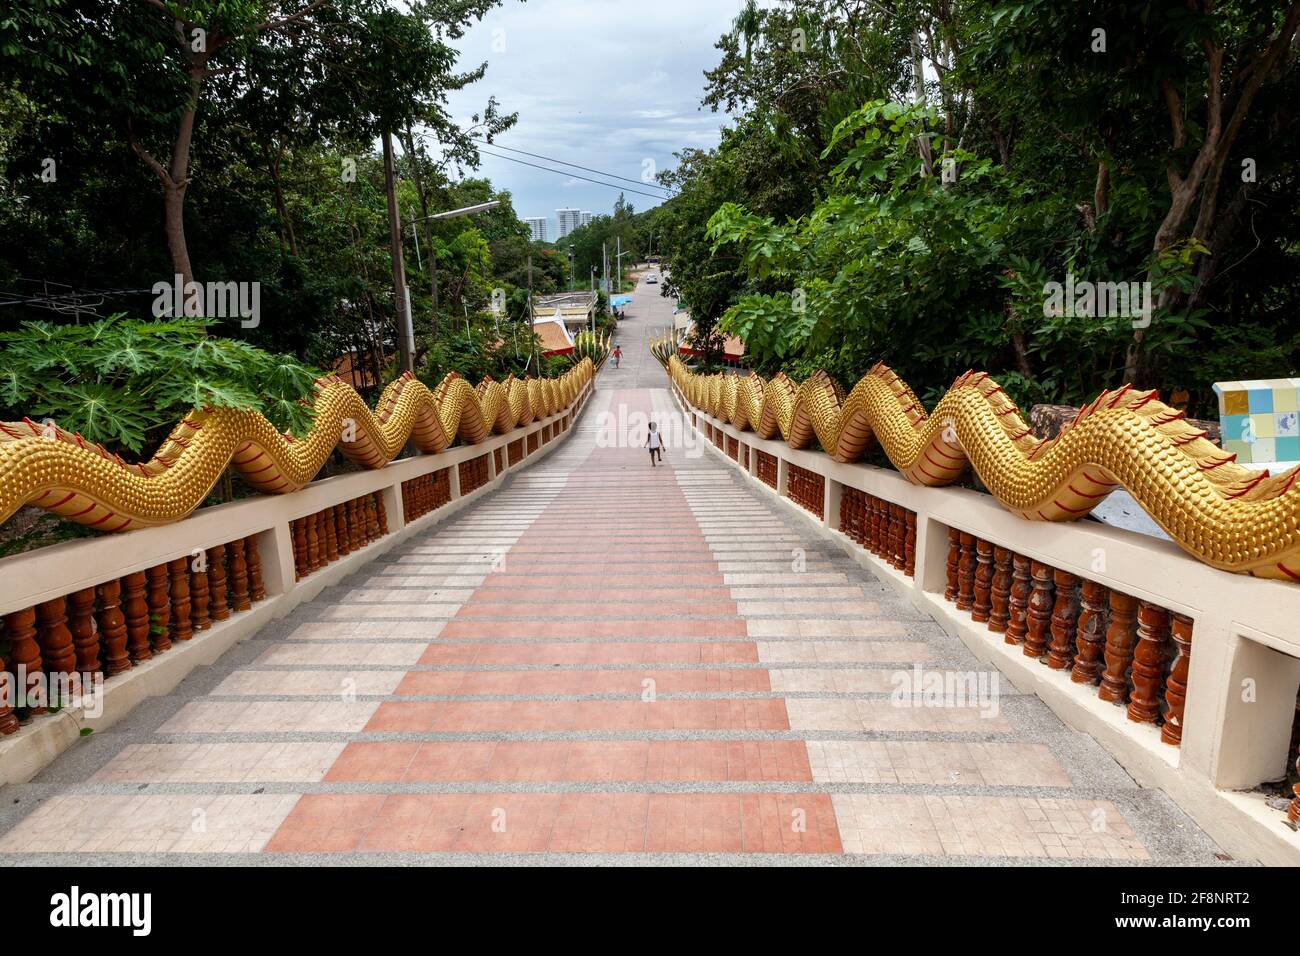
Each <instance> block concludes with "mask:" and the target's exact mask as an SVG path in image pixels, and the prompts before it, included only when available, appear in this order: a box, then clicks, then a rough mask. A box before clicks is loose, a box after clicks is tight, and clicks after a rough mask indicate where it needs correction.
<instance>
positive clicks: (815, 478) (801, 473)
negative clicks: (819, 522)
mask: <svg viewBox="0 0 1300 956" xmlns="http://www.w3.org/2000/svg"><path fill="white" fill-rule="evenodd" d="M825 494H826V479H824V478H823V477H822V476H821V475H819V474H817V473H816V472H813V471H809V470H808V469H806V468H800V467H799V466H798V465H790V470H789V472H788V473H787V475H786V497H788V498H789V499H790V500H791V501H793V502H794V503H795V504H797V505H799V507H801V508H803V509H805V510H806V511H811V512H812V513H813V514H815V515H816V516H817V517H818V518H820V517H822V508H823V498H824V496H825Z"/></svg>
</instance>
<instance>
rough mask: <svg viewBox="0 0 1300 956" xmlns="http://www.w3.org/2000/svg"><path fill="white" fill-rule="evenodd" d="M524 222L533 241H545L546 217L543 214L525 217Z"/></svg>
mask: <svg viewBox="0 0 1300 956" xmlns="http://www.w3.org/2000/svg"><path fill="white" fill-rule="evenodd" d="M524 222H526V223H527V224H528V232H529V233H530V236H531V238H532V240H533V242H545V241H546V217H545V216H537V217H536V218H532V219H525V220H524Z"/></svg>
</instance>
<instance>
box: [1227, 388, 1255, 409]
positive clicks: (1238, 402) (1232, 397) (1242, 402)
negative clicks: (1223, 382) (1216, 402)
mask: <svg viewBox="0 0 1300 956" xmlns="http://www.w3.org/2000/svg"><path fill="white" fill-rule="evenodd" d="M1249 411H1250V397H1249V395H1248V394H1247V393H1246V392H1245V391H1234V392H1224V393H1223V414H1224V415H1245V414H1246V413H1247V412H1249Z"/></svg>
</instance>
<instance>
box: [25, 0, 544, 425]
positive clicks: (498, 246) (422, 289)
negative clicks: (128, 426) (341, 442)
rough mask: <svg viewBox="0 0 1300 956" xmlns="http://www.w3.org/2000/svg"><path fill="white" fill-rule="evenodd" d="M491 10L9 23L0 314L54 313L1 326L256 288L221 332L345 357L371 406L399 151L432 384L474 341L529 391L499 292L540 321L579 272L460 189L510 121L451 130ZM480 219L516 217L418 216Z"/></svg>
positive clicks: (223, 1)
mask: <svg viewBox="0 0 1300 956" xmlns="http://www.w3.org/2000/svg"><path fill="white" fill-rule="evenodd" d="M497 2H498V0H418V2H410V3H405V2H404V3H395V2H389V0H330V2H327V3H319V2H313V0H158V2H156V3H155V2H153V0H129V2H118V0H89V2H72V0H24V3H23V4H19V5H17V6H16V7H15V9H14V10H13V11H12V12H10V11H8V10H7V11H6V13H5V15H4V16H3V17H0V297H7V296H12V297H13V298H29V299H40V300H44V301H42V302H29V303H22V304H16V305H9V306H7V307H6V308H4V309H0V323H3V327H5V328H9V329H13V328H16V327H17V324H18V322H19V321H20V320H32V319H39V320H45V321H49V322H55V323H62V322H75V321H78V320H80V321H82V322H84V321H86V318H87V314H85V313H82V314H80V315H78V313H77V307H78V306H81V307H84V308H88V309H90V310H92V311H90V312H89V316H90V317H91V318H94V317H96V316H104V315H108V314H109V313H111V312H118V311H120V312H125V313H127V314H130V315H136V316H144V315H148V314H149V312H150V309H151V308H152V306H153V302H154V299H155V296H154V293H153V292H152V291H151V289H152V287H153V286H154V284H155V283H157V282H159V281H168V282H170V281H172V279H173V276H174V275H176V274H181V275H182V276H183V277H185V278H190V277H192V278H193V279H194V280H195V281H197V282H199V283H208V282H223V283H224V282H237V283H244V284H254V283H255V284H256V285H257V287H258V288H259V290H260V313H261V316H260V322H259V323H257V325H256V326H255V327H248V328H245V327H242V326H241V324H240V323H238V322H232V321H221V320H214V321H213V322H212V324H211V325H210V326H209V327H208V334H209V335H210V336H211V337H213V338H217V339H223V338H233V339H237V340H238V341H239V342H242V343H244V344H247V345H252V346H259V347H262V348H265V349H268V350H270V351H272V352H276V353H281V352H283V353H288V354H291V355H293V356H295V357H296V358H297V360H298V361H300V362H302V363H305V364H312V365H316V366H319V367H320V368H323V369H333V368H335V367H337V366H338V365H339V363H340V362H343V363H344V364H345V365H346V366H348V367H351V368H353V369H355V371H356V379H355V380H354V381H355V384H357V385H358V386H359V387H360V388H361V389H362V390H363V391H369V392H370V393H371V394H370V397H371V398H372V399H373V397H374V394H373V393H374V392H375V391H377V389H378V388H379V387H381V386H382V385H383V383H384V382H385V381H387V380H390V379H391V378H392V377H393V375H394V374H395V372H396V369H395V353H396V342H397V338H396V330H395V318H394V297H393V292H392V290H393V275H392V264H391V253H390V249H389V235H388V215H387V207H386V193H385V177H384V169H383V161H382V156H381V151H380V149H379V146H378V143H379V139H380V138H381V137H382V136H383V135H385V134H388V135H390V136H391V137H392V138H393V140H394V142H395V152H396V154H397V159H396V165H397V205H398V208H399V210H400V213H401V218H402V223H403V235H402V239H403V251H404V256H405V261H406V278H407V283H408V286H409V289H410V294H411V305H412V315H413V318H414V326H415V332H416V344H417V348H416V367H417V370H421V372H422V374H424V375H425V376H426V377H428V378H431V379H432V378H437V377H440V376H441V374H443V373H444V372H445V371H446V370H448V368H450V367H453V366H454V363H456V362H458V361H460V358H461V356H462V355H464V354H466V353H465V346H464V342H465V337H466V331H465V329H466V325H467V324H468V325H469V326H470V333H469V335H470V338H471V339H472V340H473V348H474V349H483V350H486V352H487V353H488V355H487V356H486V357H485V356H483V355H478V354H477V353H475V360H476V362H483V363H484V364H485V366H486V367H488V368H490V369H491V372H492V374H494V375H496V374H501V373H503V372H506V371H509V370H516V371H520V372H522V371H523V370H524V368H525V364H526V363H527V362H528V359H529V357H530V355H529V350H528V348H527V345H526V344H525V347H524V348H523V350H522V351H523V358H522V359H521V360H519V362H518V363H517V365H516V364H515V349H514V344H515V340H516V339H517V338H518V336H506V337H505V338H507V339H509V340H510V345H511V347H510V349H509V350H508V354H507V353H503V354H502V355H501V356H499V358H497V359H494V358H493V356H492V355H491V353H493V352H494V351H496V350H498V347H499V343H500V341H501V339H502V336H500V335H498V334H497V333H498V330H499V326H500V323H501V321H502V318H503V317H501V316H498V315H496V314H494V312H493V311H492V308H491V306H492V303H493V301H494V292H496V290H500V294H499V296H497V297H496V298H504V299H506V300H507V301H510V300H515V301H519V300H522V302H523V304H524V305H525V306H526V303H527V299H526V295H525V294H524V293H523V292H522V291H521V290H524V289H526V288H527V287H528V285H529V279H530V274H529V268H528V264H529V259H530V256H531V257H532V264H533V269H532V274H531V279H532V284H533V287H534V289H535V290H536V291H537V292H539V293H544V292H549V291H555V290H557V289H562V288H565V287H567V285H568V263H567V260H566V259H565V257H564V256H563V255H561V254H559V253H558V252H556V251H555V250H553V249H545V248H542V247H540V246H534V245H533V244H531V243H530V242H529V240H528V233H527V230H526V227H525V226H524V225H523V224H522V223H521V222H520V221H519V219H518V215H517V214H516V212H515V210H514V208H513V206H512V204H511V201H510V195H509V194H508V193H505V192H501V191H499V190H496V189H494V188H493V186H492V184H491V183H489V182H487V181H486V180H483V179H477V178H473V177H472V176H467V175H466V173H467V171H468V170H470V169H472V168H473V167H474V166H475V165H476V164H477V161H478V154H477V149H476V142H477V141H478V140H480V139H481V140H487V141H491V140H492V138H493V137H494V136H496V135H497V134H499V133H500V132H502V131H503V130H505V129H508V128H509V127H510V126H511V125H512V124H513V123H514V121H515V117H514V115H513V114H504V113H502V112H501V111H500V110H499V108H498V106H497V104H496V102H495V100H494V99H492V98H491V97H485V99H486V103H485V105H484V107H483V109H482V110H481V111H480V113H479V114H478V115H477V116H474V117H472V119H471V120H470V123H469V124H468V125H467V126H464V127H462V126H460V125H458V124H457V123H455V122H453V120H452V119H451V118H450V117H449V116H448V114H447V112H446V97H447V94H448V93H449V92H450V91H452V90H456V89H459V88H462V87H465V86H466V85H468V84H471V83H474V82H475V81H477V80H479V79H481V78H482V76H483V74H484V66H483V65H481V64H480V65H477V66H473V67H471V68H469V69H466V70H461V69H460V68H459V67H458V66H457V64H456V55H455V51H454V49H453V48H452V46H451V45H450V41H451V40H453V39H455V38H457V37H459V36H461V35H462V33H463V31H464V29H465V27H466V26H467V25H468V24H470V23H472V22H474V21H475V20H476V19H477V18H479V17H481V16H482V14H483V13H484V12H485V11H486V10H488V9H490V8H491V7H492V6H494V5H495V4H496V3H497ZM182 38H183V39H184V40H185V41H186V42H180V40H181V39H182ZM434 144H436V145H434ZM488 200H497V201H499V202H500V204H501V205H500V206H499V207H498V208H496V209H494V210H491V211H489V212H485V213H481V214H479V215H476V216H473V217H467V218H458V219H447V220H431V219H426V218H425V217H427V216H430V215H432V214H434V213H437V212H442V211H446V210H449V209H457V208H461V207H464V206H470V205H476V204H479V203H483V202H485V201H488ZM73 290H79V291H80V292H82V295H81V296H80V298H79V299H77V300H74V299H73V298H72V297H71V295H70V293H71V292H72V291H73ZM86 290H91V291H92V292H97V293H100V294H91V295H86V294H85V293H86ZM60 295H65V297H64V298H63V299H61V300H60V299H58V296H60ZM51 299H53V300H54V301H53V302H51V301H50V300H51ZM51 305H53V306H54V307H55V309H57V310H58V311H55V309H52V308H51V307H50V306H51ZM524 311H526V309H525V310H524ZM536 364H537V363H536V361H535V360H534V361H533V362H532V368H533V369H534V370H535V369H536ZM458 370H459V369H458ZM464 371H465V373H466V374H467V375H470V376H471V377H472V376H473V373H474V371H475V368H467V369H465V370H464ZM60 422H61V423H62V418H61V417H60Z"/></svg>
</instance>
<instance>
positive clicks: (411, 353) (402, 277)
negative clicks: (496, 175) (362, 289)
mask: <svg viewBox="0 0 1300 956" xmlns="http://www.w3.org/2000/svg"><path fill="white" fill-rule="evenodd" d="M384 187H385V189H386V190H387V192H388V246H389V251H390V252H391V253H392V257H393V313H394V315H395V316H396V318H397V351H398V369H397V370H398V372H413V371H415V330H414V329H413V328H412V327H411V296H410V293H409V292H408V291H407V289H406V264H405V263H403V262H402V223H401V217H400V215H399V214H398V212H397V171H396V167H395V165H394V162H393V134H392V133H387V132H386V133H384Z"/></svg>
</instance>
